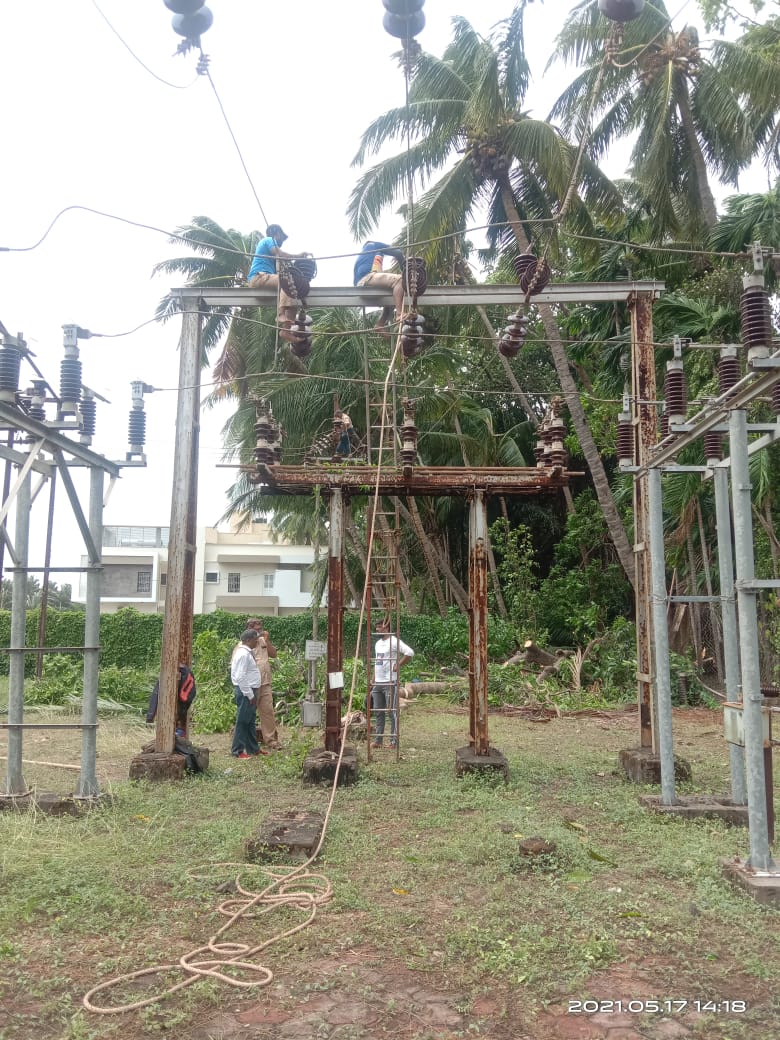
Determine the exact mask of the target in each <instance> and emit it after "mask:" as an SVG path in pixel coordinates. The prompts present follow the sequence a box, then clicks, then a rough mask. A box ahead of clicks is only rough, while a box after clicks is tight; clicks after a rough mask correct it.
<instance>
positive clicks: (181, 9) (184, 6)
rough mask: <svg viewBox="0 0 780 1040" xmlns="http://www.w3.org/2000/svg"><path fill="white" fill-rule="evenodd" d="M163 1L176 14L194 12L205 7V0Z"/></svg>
mask: <svg viewBox="0 0 780 1040" xmlns="http://www.w3.org/2000/svg"><path fill="white" fill-rule="evenodd" d="M163 3H164V4H165V6H166V7H167V8H168V10H169V11H173V13H174V14H194V13H195V12H196V11H198V10H200V8H201V7H203V0H163Z"/></svg>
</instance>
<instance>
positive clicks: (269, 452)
mask: <svg viewBox="0 0 780 1040" xmlns="http://www.w3.org/2000/svg"><path fill="white" fill-rule="evenodd" d="M255 461H257V462H260V463H262V464H263V465H264V466H270V465H271V463H272V462H273V461H274V450H273V448H272V447H271V445H270V444H264V445H262V446H260V445H258V446H257V447H256V448H255Z"/></svg>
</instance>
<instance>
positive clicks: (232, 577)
mask: <svg viewBox="0 0 780 1040" xmlns="http://www.w3.org/2000/svg"><path fill="white" fill-rule="evenodd" d="M240 591H241V575H240V574H235V573H234V574H228V592H240Z"/></svg>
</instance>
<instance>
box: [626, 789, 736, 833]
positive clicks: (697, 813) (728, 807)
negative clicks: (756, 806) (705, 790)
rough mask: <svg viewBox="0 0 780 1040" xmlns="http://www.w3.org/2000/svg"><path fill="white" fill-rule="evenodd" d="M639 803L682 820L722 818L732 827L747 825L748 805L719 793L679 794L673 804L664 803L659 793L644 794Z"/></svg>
mask: <svg viewBox="0 0 780 1040" xmlns="http://www.w3.org/2000/svg"><path fill="white" fill-rule="evenodd" d="M639 804H640V805H643V806H644V807H645V808H646V809H652V811H653V812H657V813H660V814H661V815H665V816H679V817H682V819H684V820H699V819H710V820H723V821H724V823H730V824H731V825H732V826H733V827H747V825H748V807H747V806H746V805H737V803H736V802H732V800H731V799H730V798H726V797H721V796H720V795H706V794H705V795H701V794H693V795H681V796H680V797H678V798H677V799H676V801H675V804H674V805H664V804H663V803H662V802H661V798H660V796H659V795H656V794H645V795H642V797H641V798H640V799H639Z"/></svg>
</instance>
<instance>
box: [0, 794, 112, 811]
mask: <svg viewBox="0 0 780 1040" xmlns="http://www.w3.org/2000/svg"><path fill="white" fill-rule="evenodd" d="M113 801H114V799H113V798H112V797H111V795H110V794H96V795H93V796H92V797H90V798H76V796H75V795H72V794H58V793H57V792H56V791H36V792H35V793H34V794H28V795H19V796H16V797H13V796H8V795H6V796H4V797H2V798H0V811H2V810H3V809H10V810H17V811H19V812H26V811H27V810H29V809H36V810H37V811H38V812H42V813H46V815H47V816H83V815H84V813H87V812H90V811H91V810H92V809H102V808H104V807H105V806H107V805H111V804H112V803H113Z"/></svg>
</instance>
